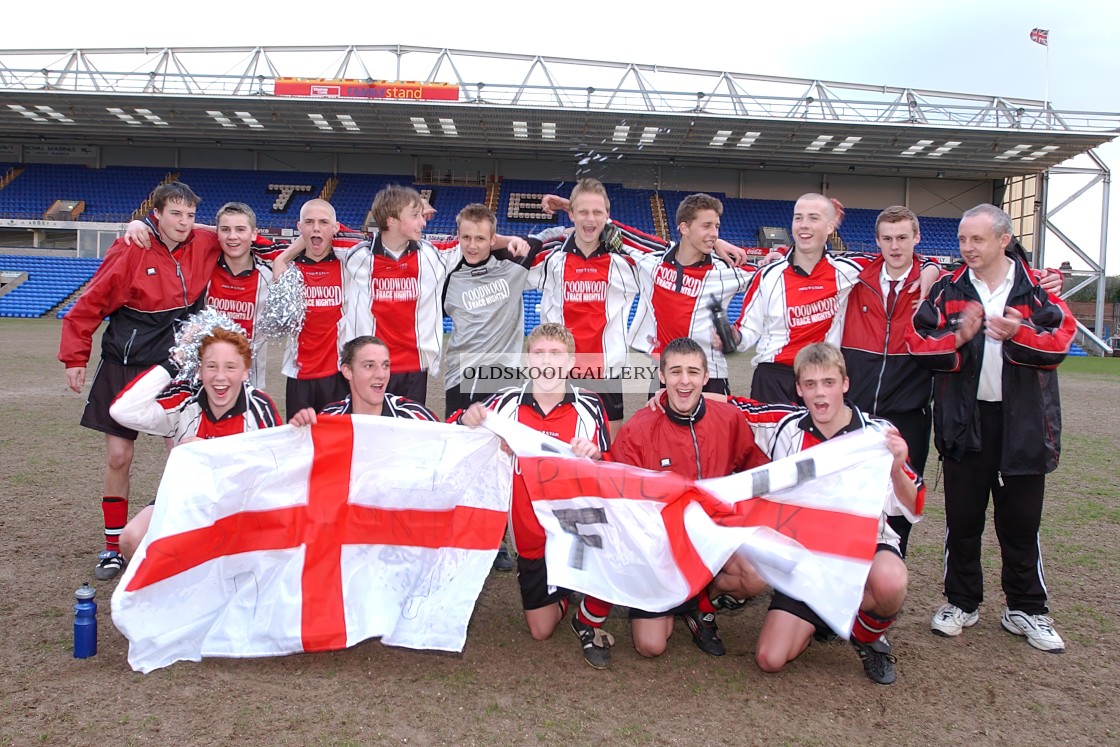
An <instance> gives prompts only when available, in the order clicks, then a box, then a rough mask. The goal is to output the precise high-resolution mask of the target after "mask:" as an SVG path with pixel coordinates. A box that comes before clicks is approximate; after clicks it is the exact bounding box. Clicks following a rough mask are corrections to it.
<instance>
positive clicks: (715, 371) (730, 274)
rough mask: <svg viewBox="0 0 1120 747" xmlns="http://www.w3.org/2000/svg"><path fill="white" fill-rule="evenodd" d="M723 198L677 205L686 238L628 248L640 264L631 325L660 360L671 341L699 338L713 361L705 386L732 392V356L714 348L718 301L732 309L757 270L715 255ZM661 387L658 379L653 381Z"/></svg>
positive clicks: (633, 339) (639, 345)
mask: <svg viewBox="0 0 1120 747" xmlns="http://www.w3.org/2000/svg"><path fill="white" fill-rule="evenodd" d="M721 215H723V203H721V202H720V201H719V200H717V199H716V198H714V197H712V196H710V195H706V194H695V195H689V196H688V197H686V198H684V200H682V201H681V204H680V206H679V207H677V215H676V220H677V230H678V231H679V232H680V236H681V240H680V241H679V242H678V243H676V244H674V245H672V246H670V247H669V248H668V250H666V251H664V252H651V253H644V252H641V251H639V250H636V249H629V248H628V249H627V253H628V254H629V255H630V257H631V258H632V259H633V260H634V262H635V263H636V266H637V268H638V281H639V285H640V287H641V295H640V297H641V300H640V301H639V303H638V313H637V315H636V316H635V317H634V322H633V324H632V325H631V327H630V344H631V345H632V346H633V347H634V348H636V349H638V350H641V351H642V352H644V353H648V354H649V355H650V356H652V357H653V359H654V360H657V359H658V358H659V357H660V355H661V351H662V350H664V349H665V346H666V345H668V344H669V342H670V341H672V340H675V339H677V338H678V337H689V338H691V339H693V340H695V341H696V342H697V343H698V344H699V345H700V348H701V349H702V350H703V352H704V356H705V359H706V360H707V361H708V362H709V363H710V366H711V368H710V376H709V378H708V380H707V382H706V383H705V384H704V391H706V392H716V393H719V394H730V393H731V388H730V385H729V383H728V379H727V359H726V358H725V357H724V354H723V351H722V350H716V349H713V346H712V336H713V329H714V325H713V323H712V307H713V306H716V305H718V306H719V307H720V308H722V309H724V310H725V311H726V309H727V304H728V302H729V301H730V300H731V298H732V297H733V296H734V295H735V294H736V293H741V292H742V291H743V290H745V289H746V287H747V283H749V282H750V279H751V276H752V275H753V274H754V270H753V268H752V269H749V270H747V269H742V268H739V267H736V266H735V265H732V264H730V263H728V262H727V261H725V260H723V259H721V258H719V257H713V256H712V253H713V250H714V249H715V248H716V242H718V241H719V222H720V216H721ZM650 383H651V384H652V385H653V391H651V394H652V393H653V392H654V391H656V388H657V387H656V385H657V382H656V381H654V382H650Z"/></svg>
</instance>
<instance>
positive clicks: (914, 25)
mask: <svg viewBox="0 0 1120 747" xmlns="http://www.w3.org/2000/svg"><path fill="white" fill-rule="evenodd" d="M6 5H7V6H8V7H5V9H4V26H5V29H6V30H7V31H8V32H9V33H7V34H5V37H6V40H5V41H4V42H3V43H2V45H3V46H5V47H8V46H11V47H15V46H18V47H19V48H73V47H87V48H88V47H164V46H178V47H182V46H244V45H340V44H398V43H399V44H404V45H423V46H436V47H449V48H454V49H465V50H485V51H503V52H519V53H528V54H541V55H549V56H564V57H575V58H586V59H597V60H615V61H622V62H637V63H649V64H655V63H656V64H659V65H672V66H680V67H689V68H700V69H715V70H727V71H730V72H741V73H755V74H765V75H781V76H790V77H799V78H814V79H822V80H833V81H844V82H854V83H869V84H884V85H890V86H906V87H911V88H926V89H935V90H943V91H956V92H965V93H977V94H988V95H1001V96H1010V97H1023V98H1034V99H1042V98H1043V96H1044V92H1045V90H1046V78H1047V75H1046V51H1047V50H1046V48H1044V47H1042V46H1039V45H1037V44H1034V43H1032V42H1031V41H1030V39H1029V37H1028V35H1029V32H1030V30H1031V29H1032V28H1034V27H1041V28H1045V29H1049V30H1050V47H1049V57H1050V59H1049V94H1050V96H1049V98H1050V100H1051V101H1052V102H1053V106H1054V107H1055V108H1057V109H1065V110H1084V111H1098V112H1117V113H1118V114H1117V119H1118V120H1120V85H1118V82H1120V53H1118V52H1117V51H1116V50H1117V48H1118V43H1117V28H1118V26H1120V9H1118V8H1120V5H1117V4H1116V3H1115V2H1112V1H1110V0H1066V1H1065V2H1054V0H1050V2H1041V0H1022V1H1020V2H1002V1H996V2H977V1H976V0H971V1H968V2H966V1H964V0H943V1H941V2H919V3H902V2H898V1H897V0H893V1H890V0H861V1H860V2H855V3H847V4H845V3H840V2H820V1H819V0H795V2H786V3H780V2H779V3H753V2H731V3H726V4H724V3H669V4H666V5H667V7H669V8H671V9H672V10H670V11H661V12H654V10H653V8H654V7H655V4H654V3H651V2H642V3H637V2H613V3H612V2H604V1H603V0H597V1H595V2H588V1H586V0H560V2H557V3H553V4H552V6H553V7H555V10H546V9H545V8H546V7H548V5H547V4H545V3H541V2H532V1H530V2H519V3H509V2H500V1H499V2H491V3H476V2H463V1H462V0H460V1H458V2H456V1H455V0H428V1H427V2H420V3H412V2H405V3H391V2H385V0H382V2H369V1H368V0H367V1H366V2H351V1H350V0H336V1H335V2H333V3H296V4H293V5H291V6H288V7H294V8H296V9H297V10H296V11H295V12H287V13H285V12H283V11H282V10H281V8H282V7H283V6H282V5H281V4H279V3H256V2H241V3H231V2H229V1H228V0H226V1H225V2H216V1H214V0H200V1H198V2H192V3H181V4H175V3H150V4H146V5H145V4H141V3H136V2H128V3H125V2H120V1H119V0H101V2H97V3H86V2H82V3H74V2H63V3H61V4H56V5H51V6H50V7H49V10H46V9H44V6H38V5H36V4H34V3H7V4H6ZM65 6H73V7H74V8H75V10H74V12H73V15H72V16H70V17H67V15H66V12H65V10H64V7H65ZM705 8H706V9H707V11H706V12H704V14H703V15H695V14H690V13H691V12H692V11H697V10H702V9H705ZM95 9H96V10H95ZM489 9H493V11H494V12H492V13H487V11H488V10H489ZM316 11H317V12H318V13H319V15H318V16H315V15H314V14H313V13H314V12H316ZM129 19H131V20H129ZM1101 155H1102V156H1103V157H1104V158H1105V160H1106V161H1107V162H1108V164H1109V166H1111V167H1112V168H1113V169H1120V145H1117V144H1116V143H1111V144H1109V145H1107V146H1105V147H1104V148H1102V149H1101ZM1078 186H1080V184H1075V183H1074V182H1072V181H1071V182H1070V187H1069V188H1064V187H1062V186H1061V185H1059V184H1054V185H1053V187H1054V190H1055V192H1061V191H1065V192H1072V191H1073V190H1074V189H1076V188H1077V187H1078ZM1059 199H1060V198H1059ZM1112 202H1113V209H1112V210H1111V213H1112V215H1113V219H1112V221H1111V223H1112V230H1111V231H1110V241H1109V244H1110V246H1111V247H1112V250H1111V251H1110V255H1111V256H1110V257H1109V263H1108V264H1109V269H1110V272H1111V273H1112V274H1115V273H1117V272H1120V238H1118V237H1120V193H1118V194H1116V195H1115V196H1114V198H1113V200H1112ZM1052 204H1057V202H1056V201H1055V200H1054V199H1053V196H1052ZM1075 217H1078V218H1079V216H1075ZM1079 219H1080V218H1079ZM1066 220H1067V221H1068V220H1069V219H1068V218H1067V219H1066ZM1082 222H1084V223H1088V224H1093V227H1092V229H1089V228H1083V229H1082V230H1078V229H1075V228H1073V227H1072V226H1067V225H1066V224H1065V223H1062V222H1061V220H1059V226H1060V227H1062V229H1063V230H1064V231H1066V232H1067V233H1070V234H1071V235H1074V238H1075V240H1077V241H1079V242H1082V245H1083V248H1086V249H1087V251H1088V252H1089V253H1090V254H1091V255H1092V256H1096V254H1097V246H1096V242H1097V236H1099V232H1098V231H1096V225H1095V224H1096V223H1098V222H1099V213H1097V214H1093V213H1092V211H1089V212H1088V213H1086V218H1084V219H1083V221H1082ZM1056 244H1057V242H1056V241H1054V240H1051V241H1050V244H1049V246H1050V247H1051V249H1052V248H1053V247H1055V245H1056ZM1047 260H1048V261H1047V264H1052V263H1055V262H1054V258H1052V257H1051V255H1050V254H1049V253H1048V255H1047ZM1074 264H1075V266H1078V264H1079V263H1078V262H1075V263H1074Z"/></svg>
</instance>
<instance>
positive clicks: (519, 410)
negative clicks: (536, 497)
mask: <svg viewBox="0 0 1120 747" xmlns="http://www.w3.org/2000/svg"><path fill="white" fill-rule="evenodd" d="M526 349H527V351H528V367H529V372H530V375H531V376H532V377H533V378H532V379H531V380H530V381H529V382H528V383H527V384H525V385H523V386H520V387H507V388H505V389H502V390H501V391H500V392H497V393H496V394H494V395H493V396H492V397H490V399H488V400H487V401H486V403H485V404H484V405H483V404H479V403H475V404H472V405H471V406H470V407H469V408H467V409H466V410H464V411H461V412H459V413H456V414H455V415H454V416H452V418H449V420H451V421H452V422H458V423H462V424H463V425H467V426H470V427H472V428H473V427H476V426H478V425H481V424H482V421H483V420H485V419H486V416H487V412H488V411H489V412H490V413H492V414H493V415H495V416H497V417H502V418H507V419H509V420H516V421H518V422H520V423H524V424H525V425H528V426H530V427H532V428H534V429H535V430H538V431H541V432H542V433H547V434H548V435H550V436H553V437H555V438H559V439H560V440H562V441H566V442H569V443H570V444H571V446H572V450H573V451H574V452H575V453H576V456H581V457H588V458H590V459H595V460H599V459H602V458H603V453H604V452H606V451H607V450H608V449H609V448H610V430H609V427H608V425H607V419H606V412H605V410H604V408H603V402H602V400H600V399H599V396H598V395H596V394H595V393H594V392H591V391H588V390H586V389H580V388H579V387H575V386H572V385H571V384H569V383H568V373H569V372H570V371H571V368H572V365H573V364H574V363H575V351H576V341H575V338H574V337H572V333H571V332H570V331H569V330H568V328H567V327H564V326H563V325H561V324H555V323H545V324H542V325H541V326H539V327H537V328H536V329H534V330H533V331H532V332H530V333H529V339H528V340H527V346H526ZM510 512H511V520H512V525H513V542H514V546H515V547H516V548H517V582H518V584H519V585H520V587H521V605H522V607H523V608H524V610H525V622H526V624H527V625H528V626H529V634H530V635H532V636H533V638H535V639H537V640H539V641H540V640H544V639H546V638H549V637H551V636H552V633H553V631H555V630H556V626H557V625H559V623H560V621H561V620H563V619H564V616H565V614H567V611H568V597H569V596H570V595H571V592H570V591H568V590H567V589H559V588H556V587H550V586H549V585H548V576H547V569H546V568H545V562H544V543H545V532H544V528H543V527H542V526H541V524H540V522H539V521H537V517H536V515H535V514H534V513H533V504H532V501H531V500H530V499H529V493H528V491H527V489H526V487H525V480H524V478H522V477H521V474H520V472H517V474H515V475H514V480H513V502H512V503H511V505H510ZM609 612H610V605H609V604H608V603H606V602H603V601H601V600H598V599H594V598H592V597H585V598H584V600H583V603H582V604H581V605H580V608H579V610H578V611H577V612H576V614H575V615H574V616H573V617H572V628H573V629H574V630H575V632H576V635H577V636H579V639H580V644H581V645H582V646H583V658H584V660H586V661H587V663H588V664H590V665H591V666H593V667H595V668H596V669H606V668H607V667H608V666H609V665H610V662H611V646H613V645H614V638H613V637H612V636H611V635H610V634H609V633H607V632H606V631H604V630H603V622H604V621H605V620H606V618H607V614H608V613H609Z"/></svg>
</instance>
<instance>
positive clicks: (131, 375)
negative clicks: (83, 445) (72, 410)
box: [81, 358, 151, 441]
mask: <svg viewBox="0 0 1120 747" xmlns="http://www.w3.org/2000/svg"><path fill="white" fill-rule="evenodd" d="M149 368H151V366H122V365H121V364H119V363H110V362H109V361H107V360H105V359H104V358H102V359H101V362H100V363H98V364H97V371H96V372H95V373H94V374H93V383H92V384H90V387H89V395H88V396H87V397H86V408H85V410H83V411H82V420H81V424H82V425H84V426H85V427H86V428H92V429H93V430H95V431H101V432H102V433H108V434H109V435H110V436H119V437H120V438H127V439H128V440H129V441H135V440H136V436H137V435H139V434H138V433H137V432H136V431H134V430H132V429H131V428H125V427H124V426H123V425H121V424H120V423H118V422H117V421H115V420H113V418H111V417H110V416H109V405H111V404H113V400H115V399H116V398H117V395H118V394H120V393H121V390H122V389H124V388H125V387H126V386H128V385H129V384H130V383H131V382H132V380H133V379H135V378H136V377H137V376H139V375H140V374H142V373H144V372H145V371H147V370H148V369H149Z"/></svg>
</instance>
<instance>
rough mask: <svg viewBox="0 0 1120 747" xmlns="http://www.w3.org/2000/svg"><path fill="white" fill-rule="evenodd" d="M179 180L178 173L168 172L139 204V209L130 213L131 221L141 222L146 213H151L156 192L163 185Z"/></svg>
mask: <svg viewBox="0 0 1120 747" xmlns="http://www.w3.org/2000/svg"><path fill="white" fill-rule="evenodd" d="M178 179H179V173H178V172H176V171H168V172H167V173H166V174H165V175H164V177H163V179H162V180H161V181H160V183H159V184H157V185H156V186H155V187H154V188H153V189H152V191H151V192H149V193H148V197H147V199H145V200H144V201H143V202H141V203H140V207H138V208H136V209H135V210H133V211H132V220H143V219H144V218H145V217H146V216H147V215H148V213H150V212H152V206H153V205H155V194H156V190H157V189H159V188H160V187H162V186H163V185H165V184H170V183H171V182H173V181H177V180H178Z"/></svg>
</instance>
